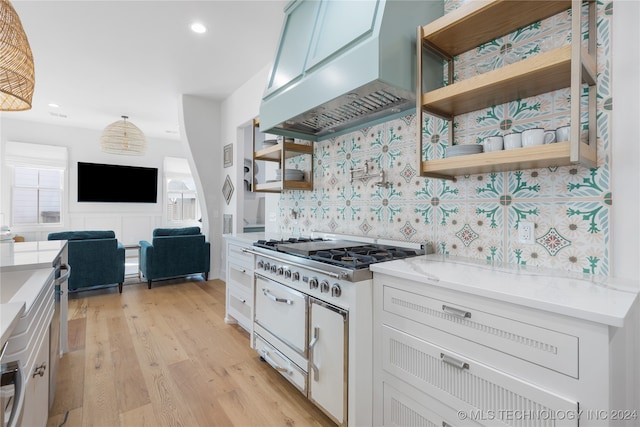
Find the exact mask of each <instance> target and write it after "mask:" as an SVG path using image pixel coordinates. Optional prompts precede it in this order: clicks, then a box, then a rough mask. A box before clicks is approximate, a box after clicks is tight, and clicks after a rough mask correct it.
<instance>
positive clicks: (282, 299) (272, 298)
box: [262, 288, 293, 305]
mask: <svg viewBox="0 0 640 427" xmlns="http://www.w3.org/2000/svg"><path fill="white" fill-rule="evenodd" d="M262 293H263V294H264V296H265V297H267V298H269V299H270V300H273V301H275V302H282V303H285V304H289V305H293V300H290V299H287V298H278V297H277V296H275V295H273V294H272V293H271V292H269V289H267V288H262Z"/></svg>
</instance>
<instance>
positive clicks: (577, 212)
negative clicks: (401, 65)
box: [279, 0, 612, 275]
mask: <svg viewBox="0 0 640 427" xmlns="http://www.w3.org/2000/svg"><path fill="white" fill-rule="evenodd" d="M461 3H463V2H461V1H458V0H456V1H448V2H446V10H447V11H451V10H453V9H455V8H456V7H458V6H459V5H460V4H461ZM611 14H612V2H606V3H605V2H598V3H597V36H596V37H597V62H598V83H597V93H598V96H597V99H598V101H597V144H598V167H597V168H594V169H586V168H583V167H579V166H575V167H574V166H565V167H558V168H547V169H533V170H517V171H511V172H500V173H491V174H484V175H470V176H459V177H457V178H456V179H455V180H454V181H447V180H438V179H429V178H424V177H420V176H419V173H418V164H417V163H418V162H417V159H418V154H417V152H416V150H417V143H416V129H417V124H416V116H415V115H413V114H412V115H407V116H404V117H401V118H399V119H395V120H390V121H388V122H386V123H382V124H378V125H375V126H372V127H368V128H364V129H361V130H359V131H356V132H352V133H350V134H347V135H343V136H339V137H335V138H332V139H329V140H325V141H322V142H317V143H315V152H314V191H286V192H284V193H282V194H281V196H280V204H279V206H280V222H279V224H280V227H281V230H282V233H283V234H286V235H308V234H310V232H311V231H314V230H315V231H323V232H335V233H342V234H351V235H361V236H367V237H381V238H387V239H396V240H403V241H412V242H425V241H429V242H432V243H433V244H434V246H435V247H436V250H437V252H438V253H446V254H451V255H459V256H465V257H471V258H478V259H486V260H489V261H496V262H507V263H517V264H526V265H543V266H546V267H551V268H557V269H561V270H568V271H575V272H584V273H593V274H600V275H608V274H609V268H610V259H609V256H610V255H609V254H610V236H611V230H610V208H611V200H612V199H611V190H610V170H609V168H610V150H609V143H610V140H609V139H610V136H609V122H610V115H611V111H612V101H611V97H610V85H611V81H610V58H611V55H610V24H611ZM569 27H570V16H569V11H567V12H565V13H561V14H558V15H556V16H554V17H551V18H549V19H546V20H543V21H541V22H537V23H534V24H532V25H529V26H527V27H525V28H522V29H520V30H518V31H516V32H514V33H512V34H509V35H507V36H505V37H502V38H500V39H497V40H494V41H492V42H490V43H487V44H485V45H482V46H479V47H478V48H476V49H475V50H473V51H471V52H467V53H464V54H462V55H460V56H459V57H457V58H455V61H456V62H455V64H456V70H458V71H457V73H456V75H455V76H454V78H455V79H464V78H468V77H470V76H472V75H475V74H476V73H478V72H485V71H487V70H490V69H493V68H496V67H501V66H503V65H505V64H508V63H511V62H513V61H517V60H519V59H524V58H526V57H528V56H530V55H535V54H537V53H540V52H544V51H547V50H549V49H553V48H554V47H558V46H560V45H562V44H567V43H570V40H569ZM585 36H586V33H585ZM568 98H569V90H568V89H563V90H558V91H555V92H551V93H547V94H543V95H540V96H536V97H533V98H527V99H521V100H518V101H515V102H512V103H509V104H505V105H498V106H494V107H491V108H487V109H484V110H480V111H475V112H472V113H469V114H465V115H462V116H458V117H456V118H455V121H454V126H455V129H456V130H455V135H456V137H455V141H454V144H478V143H480V141H481V140H482V138H483V137H484V136H487V135H491V134H495V133H499V134H506V133H509V132H511V131H521V130H523V129H526V128H529V127H534V126H539V127H544V128H546V129H555V128H557V127H559V126H562V125H565V124H567V123H568V120H569V105H570V103H569V99H568ZM584 131H585V133H586V132H588V131H592V130H588V129H586V125H585V126H584ZM422 132H423V138H424V140H425V141H427V143H425V144H424V150H423V153H422V157H423V158H426V159H432V158H441V157H443V156H444V149H445V147H446V146H447V145H448V143H449V141H447V138H448V123H447V122H446V121H444V120H441V119H438V118H435V117H432V116H425V119H424V121H423V123H422ZM365 160H366V161H368V164H369V166H370V167H371V168H372V170H371V173H372V174H379V173H380V171H381V170H384V171H385V173H386V175H387V178H388V181H389V182H390V185H389V186H388V188H385V187H384V186H378V185H376V183H377V182H378V181H379V180H380V179H379V177H377V176H376V177H373V178H370V179H365V180H359V179H355V180H354V181H353V182H351V180H350V169H351V168H359V167H362V165H363V164H364V161H365ZM291 165H292V167H302V165H297V164H295V163H292V164H291ZM292 210H294V211H296V213H297V214H298V215H297V218H294V216H293V215H292V214H291V212H292ZM523 220H526V221H531V222H533V223H534V224H535V244H533V245H526V244H522V243H520V242H519V240H518V236H517V234H518V233H517V226H518V223H519V222H520V221H523Z"/></svg>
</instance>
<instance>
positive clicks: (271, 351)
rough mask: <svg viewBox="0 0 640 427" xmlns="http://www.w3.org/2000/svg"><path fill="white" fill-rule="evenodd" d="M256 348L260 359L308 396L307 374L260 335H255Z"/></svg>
mask: <svg viewBox="0 0 640 427" xmlns="http://www.w3.org/2000/svg"><path fill="white" fill-rule="evenodd" d="M255 344H256V346H255V348H256V351H257V352H258V354H259V355H260V357H262V358H263V359H264V361H265V362H267V363H268V364H269V365H271V366H272V367H273V368H274V369H275V370H277V371H278V372H279V373H280V375H282V376H283V377H285V378H286V379H287V380H288V381H289V382H290V383H291V384H293V385H294V386H296V388H297V389H298V390H300V392H301V393H302V394H304V395H305V396H306V395H307V373H306V372H305V371H303V370H302V369H300V367H299V366H297V365H296V364H295V363H293V362H292V361H291V360H289V359H288V358H287V357H286V356H285V355H283V354H282V353H280V352H279V351H278V350H276V349H275V348H274V347H273V346H271V345H270V344H269V343H267V342H266V341H265V340H263V339H262V337H261V336H260V335H255Z"/></svg>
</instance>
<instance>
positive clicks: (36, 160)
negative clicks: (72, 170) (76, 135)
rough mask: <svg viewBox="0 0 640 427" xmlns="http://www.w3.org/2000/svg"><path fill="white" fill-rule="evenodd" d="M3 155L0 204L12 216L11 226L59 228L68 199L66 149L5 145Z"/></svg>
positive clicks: (48, 146)
mask: <svg viewBox="0 0 640 427" xmlns="http://www.w3.org/2000/svg"><path fill="white" fill-rule="evenodd" d="M4 154H5V156H4V164H3V165H2V166H3V167H2V191H1V192H0V194H1V196H0V198H1V202H0V204H1V205H3V206H7V208H8V211H9V212H10V213H11V215H10V216H11V220H10V225H12V226H14V227H33V226H41V225H44V226H46V225H53V224H56V225H59V224H62V223H63V220H64V218H63V217H64V213H65V212H66V209H65V208H66V197H67V196H66V194H65V191H64V188H65V186H66V184H65V183H66V179H67V178H66V176H67V172H66V170H67V149H66V147H60V146H55V145H45V144H31V143H26V142H14V141H7V143H6V145H5V153H4ZM5 166H6V167H5ZM5 213H6V212H5Z"/></svg>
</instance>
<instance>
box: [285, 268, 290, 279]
mask: <svg viewBox="0 0 640 427" xmlns="http://www.w3.org/2000/svg"><path fill="white" fill-rule="evenodd" d="M284 278H285V279H291V270H285V271H284Z"/></svg>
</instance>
